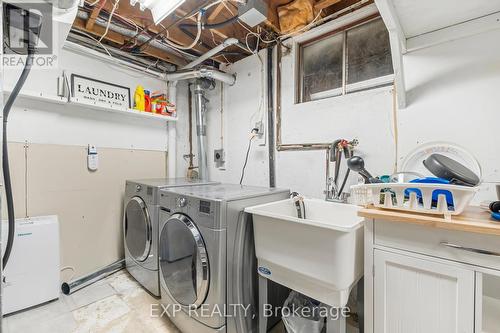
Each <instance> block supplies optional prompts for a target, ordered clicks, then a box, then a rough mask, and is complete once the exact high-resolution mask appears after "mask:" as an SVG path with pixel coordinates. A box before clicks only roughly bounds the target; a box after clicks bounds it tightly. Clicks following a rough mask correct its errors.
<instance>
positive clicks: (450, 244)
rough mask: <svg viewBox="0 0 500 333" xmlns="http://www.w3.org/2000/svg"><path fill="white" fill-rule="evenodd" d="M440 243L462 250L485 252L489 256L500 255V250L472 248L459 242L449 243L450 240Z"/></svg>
mask: <svg viewBox="0 0 500 333" xmlns="http://www.w3.org/2000/svg"><path fill="white" fill-rule="evenodd" d="M440 244H441V245H443V246H447V247H451V248H454V249H457V250H462V251H467V252H473V253H479V254H485V255H488V256H495V257H500V253H499V252H493V251H488V250H481V249H475V248H472V247H465V246H462V245H457V244H453V243H448V242H441V243H440Z"/></svg>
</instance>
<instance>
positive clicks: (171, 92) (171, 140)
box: [167, 82, 178, 178]
mask: <svg viewBox="0 0 500 333" xmlns="http://www.w3.org/2000/svg"><path fill="white" fill-rule="evenodd" d="M168 99H169V101H170V103H172V104H174V105H175V107H176V108H177V82H169V83H168ZM177 111H178V110H177ZM167 129H168V162H167V176H168V178H176V177H177V168H176V161H177V158H176V156H177V138H176V137H177V128H176V122H175V121H169V122H168V125H167Z"/></svg>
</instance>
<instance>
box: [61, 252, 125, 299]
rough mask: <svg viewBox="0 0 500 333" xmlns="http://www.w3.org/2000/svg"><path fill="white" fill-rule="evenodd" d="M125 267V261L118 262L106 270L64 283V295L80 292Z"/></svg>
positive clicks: (62, 287)
mask: <svg viewBox="0 0 500 333" xmlns="http://www.w3.org/2000/svg"><path fill="white" fill-rule="evenodd" d="M124 267H125V259H121V260H118V261H116V262H114V263H112V264H111V265H108V266H106V267H104V268H101V269H99V270H98V271H96V272H93V273H90V274H88V275H85V276H83V277H81V278H79V279H76V280H73V281H70V282H64V283H63V284H62V285H61V291H62V292H63V294H64V295H71V294H72V293H74V292H75V291H78V290H80V289H82V288H85V287H87V286H89V285H91V284H93V283H95V282H97V281H99V280H102V279H104V278H105V277H108V276H110V275H111V274H113V273H115V272H117V271H119V270H120V269H123V268H124Z"/></svg>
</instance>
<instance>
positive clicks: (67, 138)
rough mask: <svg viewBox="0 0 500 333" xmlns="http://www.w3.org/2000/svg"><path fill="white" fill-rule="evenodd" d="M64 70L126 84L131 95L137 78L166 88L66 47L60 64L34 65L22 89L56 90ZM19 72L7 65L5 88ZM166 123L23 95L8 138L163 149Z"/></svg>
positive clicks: (52, 93)
mask: <svg viewBox="0 0 500 333" xmlns="http://www.w3.org/2000/svg"><path fill="white" fill-rule="evenodd" d="M63 71H65V72H66V74H67V75H68V76H69V75H70V74H73V73H75V74H80V75H83V76H87V77H90V78H95V79H99V80H102V81H106V82H110V83H115V84H119V85H122V86H127V87H129V88H130V93H131V95H132V96H133V94H134V91H135V87H136V86H137V85H138V84H142V85H143V86H144V87H147V88H150V89H152V90H160V89H162V90H165V84H164V82H162V81H160V80H157V79H154V78H151V77H149V76H145V75H143V74H141V73H139V72H135V71H132V70H128V69H125V68H123V67H119V66H116V65H112V64H109V63H106V62H103V61H102V60H101V61H100V60H97V59H95V58H91V57H86V56H83V55H81V54H78V53H74V52H72V51H68V50H66V49H63V50H62V51H61V53H60V54H59V68H57V69H54V70H40V69H33V70H32V71H31V73H30V76H29V77H28V80H27V81H26V83H25V85H24V87H23V90H24V91H33V92H37V93H40V92H41V93H44V94H47V95H50V96H55V95H56V94H57V77H58V76H60V75H61V73H62V72H63ZM20 72H21V71H20V70H13V69H7V68H5V77H4V78H5V80H4V82H2V84H3V88H4V90H9V89H12V87H13V86H14V85H15V83H16V82H17V78H18V77H19V74H20ZM166 128H167V125H166V123H162V122H157V121H151V120H142V119H141V120H138V119H135V118H125V117H122V116H121V115H119V114H112V113H105V112H100V111H98V110H92V109H85V108H81V109H78V108H76V107H75V106H71V107H67V106H65V105H57V104H54V103H45V102H36V101H32V100H25V99H22V98H19V99H18V101H17V102H16V104H15V105H14V107H13V110H12V112H11V115H10V116H9V141H13V142H24V141H29V142H31V143H50V144H67V145H82V146H86V145H87V144H89V143H92V144H95V145H97V147H98V148H99V147H108V148H126V149H127V148H133V149H147V150H162V151H165V150H166V149H167V135H166V132H167V129H166Z"/></svg>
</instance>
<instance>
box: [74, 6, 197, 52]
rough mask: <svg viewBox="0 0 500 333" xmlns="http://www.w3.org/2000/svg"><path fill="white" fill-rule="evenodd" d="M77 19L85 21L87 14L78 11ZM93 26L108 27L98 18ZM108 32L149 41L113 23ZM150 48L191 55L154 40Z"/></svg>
mask: <svg viewBox="0 0 500 333" xmlns="http://www.w3.org/2000/svg"><path fill="white" fill-rule="evenodd" d="M78 18H81V19H83V20H87V19H88V18H89V14H88V13H87V12H85V11H83V10H79V11H78ZM95 24H97V25H98V26H101V27H106V26H107V25H108V22H107V21H106V20H104V19H102V18H100V17H98V18H97V19H96V21H95ZM109 30H111V31H114V32H117V33H119V34H121V35H123V36H126V37H130V38H137V40H138V41H139V42H141V43H144V42H147V41H149V37H147V36H145V35H138V36H137V34H136V32H135V30H130V29H127V28H124V27H121V26H119V25H117V24H114V23H111V24H110V25H109ZM149 44H150V45H151V46H152V47H154V48H157V49H160V50H162V51H165V52H170V53H174V54H182V55H183V56H190V57H192V55H189V54H188V53H186V52H182V53H181V52H179V51H178V50H176V49H174V48H172V47H170V46H168V45H167V44H165V43H161V42H159V41H158V40H155V39H153V40H152V41H151V42H150V43H149Z"/></svg>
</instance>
